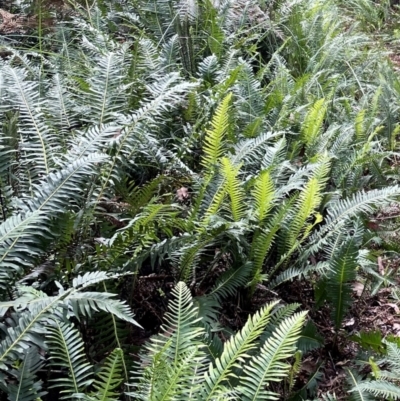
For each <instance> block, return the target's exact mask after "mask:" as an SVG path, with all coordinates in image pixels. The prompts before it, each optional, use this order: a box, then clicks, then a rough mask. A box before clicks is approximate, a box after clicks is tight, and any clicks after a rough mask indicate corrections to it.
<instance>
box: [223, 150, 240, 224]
mask: <svg viewBox="0 0 400 401" xmlns="http://www.w3.org/2000/svg"><path fill="white" fill-rule="evenodd" d="M221 165H222V175H223V177H224V179H225V183H226V184H225V190H226V194H227V195H228V196H229V199H230V205H231V213H232V217H233V220H234V221H239V220H240V219H241V218H242V217H243V213H244V208H245V202H244V201H245V194H244V191H243V189H242V185H241V181H240V180H239V178H238V175H239V171H240V166H234V165H232V163H231V161H230V160H229V158H227V157H223V158H222V160H221Z"/></svg>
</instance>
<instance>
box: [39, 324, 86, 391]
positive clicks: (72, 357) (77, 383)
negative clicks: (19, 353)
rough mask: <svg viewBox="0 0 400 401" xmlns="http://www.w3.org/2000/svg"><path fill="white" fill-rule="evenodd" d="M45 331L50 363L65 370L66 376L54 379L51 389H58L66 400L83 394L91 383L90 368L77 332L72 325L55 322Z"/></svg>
mask: <svg viewBox="0 0 400 401" xmlns="http://www.w3.org/2000/svg"><path fill="white" fill-rule="evenodd" d="M47 331H48V334H47V336H46V338H47V340H46V342H47V344H48V346H49V349H50V363H51V364H52V365H54V366H58V367H60V366H61V367H64V368H66V369H67V375H68V377H64V378H57V379H55V380H54V384H53V386H52V387H55V388H60V389H61V390H60V394H62V397H61V398H62V399H67V398H70V397H72V396H73V394H76V393H81V392H83V390H84V389H85V388H86V387H87V386H89V385H90V384H91V383H92V381H93V379H92V366H91V365H90V364H89V362H87V358H86V355H85V352H84V344H83V340H82V338H81V336H80V334H79V331H78V330H77V329H75V328H74V327H73V326H72V325H70V324H69V323H61V322H58V321H56V320H55V321H53V326H49V327H48V328H47Z"/></svg>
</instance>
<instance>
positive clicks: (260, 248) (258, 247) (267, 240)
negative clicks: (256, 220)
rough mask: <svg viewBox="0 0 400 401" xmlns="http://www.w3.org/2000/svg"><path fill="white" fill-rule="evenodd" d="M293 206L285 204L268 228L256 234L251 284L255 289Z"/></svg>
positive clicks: (252, 256)
mask: <svg viewBox="0 0 400 401" xmlns="http://www.w3.org/2000/svg"><path fill="white" fill-rule="evenodd" d="M292 206H293V202H291V201H289V202H286V203H284V204H283V205H282V206H281V207H280V208H279V209H278V210H277V211H276V212H275V213H274V215H273V216H272V217H271V219H270V222H269V223H268V225H267V227H266V228H265V229H263V230H260V231H259V232H256V233H255V234H254V238H253V242H252V244H251V251H250V256H251V260H252V262H253V279H252V282H251V286H252V288H253V289H254V288H255V285H256V284H258V283H259V282H261V281H262V280H261V274H262V269H263V264H264V260H265V258H266V257H267V255H268V252H269V250H270V249H271V246H272V245H273V242H274V240H275V237H276V235H277V233H278V231H279V230H280V229H281V228H282V226H281V225H282V222H283V220H284V219H285V217H286V214H287V212H288V210H290V208H291V207H292Z"/></svg>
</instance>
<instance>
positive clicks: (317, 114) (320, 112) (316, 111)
mask: <svg viewBox="0 0 400 401" xmlns="http://www.w3.org/2000/svg"><path fill="white" fill-rule="evenodd" d="M325 113H326V104H325V99H319V100H317V101H316V102H315V103H314V104H313V105H312V106H311V107H310V110H309V111H308V113H307V114H306V117H305V119H304V122H303V125H302V127H301V134H302V139H303V141H304V143H305V145H306V146H307V147H308V146H310V145H311V144H312V143H314V142H315V140H316V139H317V137H318V135H319V133H320V131H321V128H322V123H323V121H324V118H325Z"/></svg>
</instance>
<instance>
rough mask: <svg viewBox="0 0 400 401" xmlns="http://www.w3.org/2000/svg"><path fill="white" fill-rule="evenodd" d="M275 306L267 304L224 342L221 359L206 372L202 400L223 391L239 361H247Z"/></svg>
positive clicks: (210, 398) (212, 397)
mask: <svg viewBox="0 0 400 401" xmlns="http://www.w3.org/2000/svg"><path fill="white" fill-rule="evenodd" d="M275 305H277V302H272V303H269V304H268V305H266V306H264V307H263V308H262V309H261V310H260V311H259V312H256V313H255V314H254V315H253V316H250V317H249V319H248V320H247V322H246V324H245V325H244V327H243V328H242V330H240V331H239V332H238V333H237V334H235V335H234V336H232V337H231V338H230V339H229V340H228V341H227V342H226V344H225V347H224V351H223V353H222V355H221V357H220V358H218V359H217V360H216V361H215V365H214V366H210V369H209V371H208V372H206V375H205V384H204V389H203V393H202V395H201V397H202V399H203V400H213V399H214V398H215V397H216V396H218V393H219V392H220V391H222V392H224V391H225V386H226V385H227V383H228V382H229V379H230V378H231V377H232V376H233V375H234V374H233V369H234V368H236V367H238V366H239V361H242V362H243V361H244V360H245V359H247V358H248V357H249V351H250V350H252V349H254V348H255V346H256V341H257V339H258V337H259V336H260V335H261V333H262V332H263V330H264V328H265V326H266V325H267V324H268V322H269V320H270V318H271V311H272V309H273V308H274V306H275Z"/></svg>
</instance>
